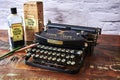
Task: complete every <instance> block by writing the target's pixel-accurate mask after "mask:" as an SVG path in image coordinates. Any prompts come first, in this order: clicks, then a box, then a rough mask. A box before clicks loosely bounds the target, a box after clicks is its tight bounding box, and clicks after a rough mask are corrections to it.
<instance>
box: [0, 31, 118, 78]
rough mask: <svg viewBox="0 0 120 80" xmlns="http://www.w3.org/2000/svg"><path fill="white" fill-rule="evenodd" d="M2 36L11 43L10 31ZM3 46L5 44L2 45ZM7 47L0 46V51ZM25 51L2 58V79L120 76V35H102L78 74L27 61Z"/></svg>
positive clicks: (0, 69) (0, 34) (0, 36)
mask: <svg viewBox="0 0 120 80" xmlns="http://www.w3.org/2000/svg"><path fill="white" fill-rule="evenodd" d="M0 40H1V41H4V42H5V43H8V38H7V31H1V30H0ZM3 46H4V45H3ZM6 52H8V50H5V49H4V50H3V49H0V55H2V54H4V53H6ZM24 58H25V51H21V52H16V53H14V55H12V56H10V57H8V58H6V59H4V60H1V61H0V80H120V36H119V35H100V36H99V39H98V45H97V46H96V47H95V49H94V54H93V55H92V56H89V57H86V59H85V62H84V65H83V67H82V68H81V69H80V72H79V73H78V74H66V73H60V72H55V71H50V70H47V69H41V68H36V67H31V66H27V65H25V64H24Z"/></svg>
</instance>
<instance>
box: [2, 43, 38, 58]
mask: <svg viewBox="0 0 120 80" xmlns="http://www.w3.org/2000/svg"><path fill="white" fill-rule="evenodd" d="M37 44H38V43H35V44H31V45H28V46H26V47H17V48H15V49H13V50H12V51H10V52H7V53H6V54H4V55H2V56H0V60H2V59H4V58H6V57H8V56H10V55H12V54H14V53H15V52H19V51H22V50H25V49H27V48H30V47H33V46H36V45H37Z"/></svg>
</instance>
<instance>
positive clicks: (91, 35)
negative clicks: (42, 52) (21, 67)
mask: <svg viewBox="0 0 120 80" xmlns="http://www.w3.org/2000/svg"><path fill="white" fill-rule="evenodd" d="M53 28H57V29H60V30H75V31H78V32H79V33H81V34H83V35H82V36H83V37H84V39H85V42H86V43H87V45H85V48H84V53H83V56H82V58H81V61H80V62H79V63H80V64H79V67H78V68H77V69H76V70H64V69H58V68H55V67H49V66H45V65H39V64H35V63H32V62H29V59H30V57H31V56H26V58H25V63H26V64H27V65H31V66H35V67H40V68H45V69H49V70H53V71H59V72H64V73H69V74H75V73H78V72H79V70H80V68H81V67H82V66H83V63H84V59H85V57H86V56H90V55H92V54H93V51H94V46H96V44H97V38H98V35H99V34H101V28H93V27H84V26H74V25H66V24H57V23H51V22H48V24H47V29H53ZM35 35H36V34H35ZM35 42H36V43H37V42H38V43H39V41H38V40H37V39H36V40H35Z"/></svg>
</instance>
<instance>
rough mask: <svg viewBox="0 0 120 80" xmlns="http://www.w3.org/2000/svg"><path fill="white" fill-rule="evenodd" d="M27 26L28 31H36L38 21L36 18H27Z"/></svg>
mask: <svg viewBox="0 0 120 80" xmlns="http://www.w3.org/2000/svg"><path fill="white" fill-rule="evenodd" d="M25 24H26V27H27V29H34V28H35V27H36V21H35V19H34V18H27V19H26V20H25Z"/></svg>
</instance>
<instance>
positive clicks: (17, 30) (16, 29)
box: [10, 23, 23, 41]
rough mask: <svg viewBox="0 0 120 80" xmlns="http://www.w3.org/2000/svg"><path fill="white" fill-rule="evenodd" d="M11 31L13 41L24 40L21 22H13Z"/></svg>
mask: <svg viewBox="0 0 120 80" xmlns="http://www.w3.org/2000/svg"><path fill="white" fill-rule="evenodd" d="M10 31H11V37H12V38H13V41H20V40H23V28H22V24H21V23H16V24H12V25H11V30H10Z"/></svg>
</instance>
